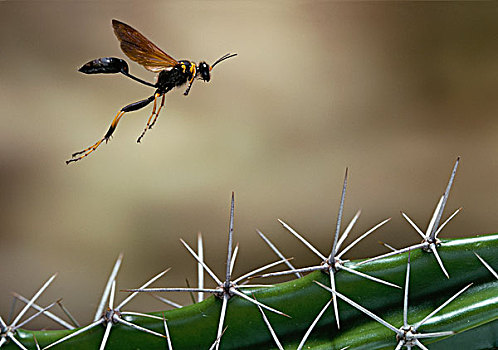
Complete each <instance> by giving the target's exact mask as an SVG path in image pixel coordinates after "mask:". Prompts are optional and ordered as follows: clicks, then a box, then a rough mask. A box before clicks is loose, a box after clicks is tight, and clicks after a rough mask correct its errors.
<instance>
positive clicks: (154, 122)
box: [149, 95, 166, 129]
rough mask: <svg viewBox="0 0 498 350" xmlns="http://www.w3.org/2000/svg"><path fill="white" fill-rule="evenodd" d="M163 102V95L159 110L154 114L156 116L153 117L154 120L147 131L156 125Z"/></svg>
mask: <svg viewBox="0 0 498 350" xmlns="http://www.w3.org/2000/svg"><path fill="white" fill-rule="evenodd" d="M165 100H166V95H163V99H162V101H161V105H160V106H159V109H158V110H157V112H156V116H155V117H154V120H153V121H152V123H151V124H150V125H149V129H152V127H153V126H154V124H156V120H157V117H159V112H161V109H162V108H163V107H164V102H165Z"/></svg>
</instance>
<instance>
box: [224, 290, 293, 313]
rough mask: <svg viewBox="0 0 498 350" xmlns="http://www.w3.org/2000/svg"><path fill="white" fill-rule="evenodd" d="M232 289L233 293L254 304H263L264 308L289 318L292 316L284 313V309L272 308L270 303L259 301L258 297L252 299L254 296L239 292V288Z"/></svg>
mask: <svg viewBox="0 0 498 350" xmlns="http://www.w3.org/2000/svg"><path fill="white" fill-rule="evenodd" d="M230 291H231V292H232V293H233V294H236V295H238V296H239V297H241V298H243V299H245V300H247V301H249V302H250V303H253V304H255V305H259V306H261V307H262V308H263V309H266V310H268V311H271V312H274V313H276V314H279V315H282V316H285V317H289V318H290V316H289V315H287V314H285V313H283V312H282V311H278V310H277V309H274V308H272V307H270V306H268V305H265V304H263V303H261V302H259V301H257V300H256V299H252V298H250V297H248V296H247V295H245V294H244V293H242V292H239V291H238V290H237V289H235V288H230Z"/></svg>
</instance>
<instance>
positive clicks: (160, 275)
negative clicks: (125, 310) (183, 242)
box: [116, 268, 171, 310]
mask: <svg viewBox="0 0 498 350" xmlns="http://www.w3.org/2000/svg"><path fill="white" fill-rule="evenodd" d="M169 270H171V268H168V269H166V270H164V271H162V272H160V273H158V274H157V275H155V276H154V277H152V278H151V279H150V280H148V281H147V282H145V283H144V284H143V285H142V286H141V287H140V289H142V288H147V287H148V286H150V285H151V284H152V283H154V282H155V281H157V280H158V279H159V278H161V277H163V276H164V274H166V273H167V272H168V271H169ZM137 294H138V292H135V293H132V294H130V295H129V296H128V297H127V298H126V299H125V300H123V301H122V302H121V303H120V304H119V305H118V306H117V307H116V310H120V309H121V308H122V307H123V306H125V305H126V304H128V303H129V302H130V301H131V300H132V299H133V298H134V297H135V296H136V295H137Z"/></svg>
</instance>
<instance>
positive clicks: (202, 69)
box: [197, 62, 213, 82]
mask: <svg viewBox="0 0 498 350" xmlns="http://www.w3.org/2000/svg"><path fill="white" fill-rule="evenodd" d="M197 69H198V71H199V75H200V78H201V79H202V80H204V81H205V82H208V81H209V80H210V79H211V69H213V68H212V67H211V66H210V65H209V64H207V63H206V62H201V63H199V65H198V66H197Z"/></svg>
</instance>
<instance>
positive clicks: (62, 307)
mask: <svg viewBox="0 0 498 350" xmlns="http://www.w3.org/2000/svg"><path fill="white" fill-rule="evenodd" d="M57 305H59V307H60V308H61V309H62V312H64V314H65V315H66V316H67V317H68V318H69V320H70V321H71V322H72V323H73V325H74V326H75V327H78V328H79V327H81V325H80V324H79V322H78V321H77V320H76V319H75V318H74V316H73V315H72V314H71V313H70V312H69V310H68V308H67V307H65V306H64V304H62V302H58V303H57ZM45 314H46V313H45ZM47 316H48V315H47ZM53 316H55V315H53ZM55 317H56V318H58V317H57V316H55ZM61 321H63V320H61ZM63 322H64V321H63ZM64 323H66V322H64ZM61 325H62V324H61ZM68 329H74V327H72V326H71V328H68Z"/></svg>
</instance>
